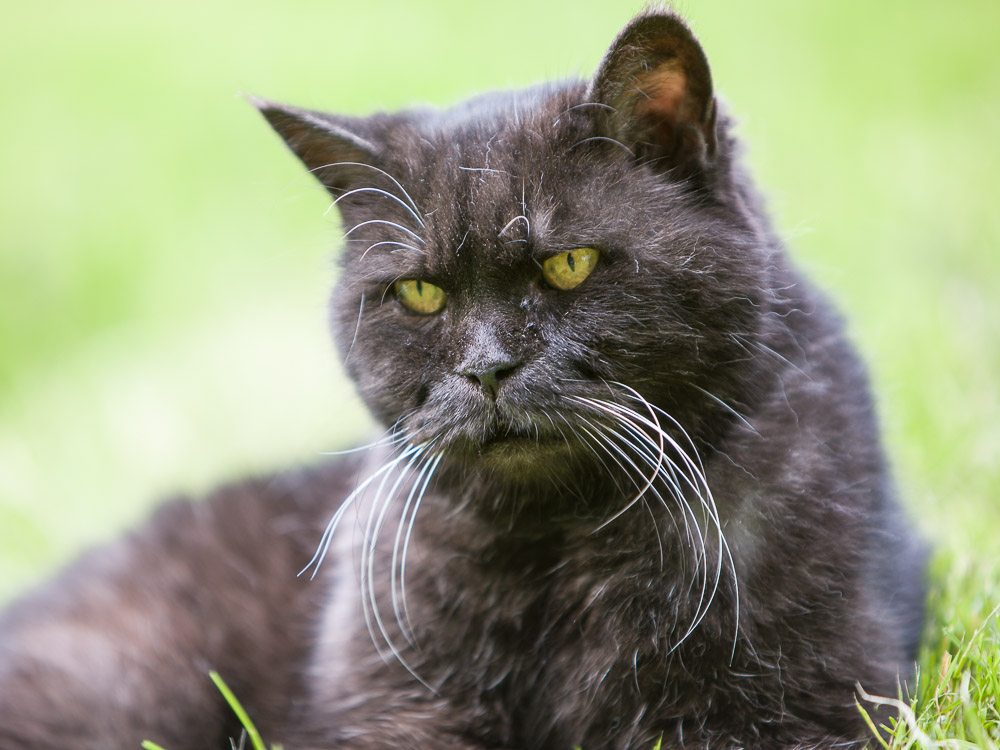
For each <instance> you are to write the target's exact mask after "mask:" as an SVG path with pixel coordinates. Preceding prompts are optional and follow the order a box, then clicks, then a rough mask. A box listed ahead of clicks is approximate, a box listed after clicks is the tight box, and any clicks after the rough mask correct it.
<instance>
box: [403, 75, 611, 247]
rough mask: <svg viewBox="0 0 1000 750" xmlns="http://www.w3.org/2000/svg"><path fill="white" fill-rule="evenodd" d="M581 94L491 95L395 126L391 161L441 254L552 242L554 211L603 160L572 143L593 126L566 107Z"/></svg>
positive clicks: (582, 187)
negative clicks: (596, 160)
mask: <svg viewBox="0 0 1000 750" xmlns="http://www.w3.org/2000/svg"><path fill="white" fill-rule="evenodd" d="M582 97H583V89H582V87H581V86H576V87H570V86H567V87H563V88H552V87H547V88H544V89H543V88H539V89H534V90H529V91H527V92H517V93H512V94H501V95H491V96H488V97H482V98H480V99H477V100H473V101H471V102H468V103H466V104H463V105H461V106H459V107H457V108H455V109H453V110H448V111H444V112H440V113H428V114H422V115H421V116H420V117H418V118H415V119H414V120H413V121H412V122H411V124H410V125H409V127H407V128H406V129H404V131H403V132H401V133H399V134H398V136H397V138H398V142H397V144H396V148H395V149H394V159H395V160H396V161H397V162H398V164H397V169H398V170H399V171H400V172H405V173H406V174H407V175H408V184H407V190H408V191H409V192H410V193H411V195H412V197H413V200H414V202H415V203H416V204H417V208H418V210H419V211H420V212H421V213H422V221H423V224H424V227H423V230H422V231H423V232H425V233H427V234H429V235H431V239H432V240H433V242H432V243H430V244H431V245H432V247H433V248H435V249H436V250H437V254H439V255H440V254H447V255H448V256H449V257H447V258H441V260H451V258H450V256H451V255H452V254H455V253H456V252H457V253H458V254H459V255H460V254H461V252H463V251H464V253H465V258H466V259H467V261H470V262H471V261H473V260H475V259H477V258H481V257H482V256H484V255H485V254H488V255H489V260H490V262H491V263H498V262H500V263H502V262H504V261H509V262H511V263H513V262H517V261H519V260H521V259H523V258H524V257H525V256H526V254H530V253H531V252H532V251H533V250H537V249H538V247H539V246H540V245H541V246H547V245H550V244H552V243H556V244H558V242H559V237H558V236H557V234H555V233H554V230H555V228H556V225H557V224H558V222H556V221H554V219H556V218H557V217H558V214H559V213H560V212H565V211H567V210H571V209H572V208H573V207H574V206H577V205H578V204H579V203H580V202H581V201H585V199H586V195H587V194H588V193H590V192H593V185H592V183H593V182H594V181H595V180H600V179H603V178H606V176H607V174H608V168H609V165H608V164H602V165H601V167H602V169H601V170H598V169H596V168H595V166H596V165H594V164H593V160H592V159H590V160H588V158H587V154H586V152H585V151H584V150H582V149H579V148H577V147H578V146H579V145H581V144H583V143H585V142H586V140H587V138H588V137H589V136H590V135H592V124H591V123H590V120H589V118H586V117H580V116H574V112H575V111H576V110H577V108H579V106H580V105H581V104H582V102H583V98H582ZM612 171H613V170H612Z"/></svg>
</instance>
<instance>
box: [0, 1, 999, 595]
mask: <svg viewBox="0 0 1000 750" xmlns="http://www.w3.org/2000/svg"><path fill="white" fill-rule="evenodd" d="M639 7H640V4H639V3H638V2H608V1H607V0H605V1H604V2H592V1H584V0H574V1H573V2H567V1H565V0H559V1H558V2H551V1H549V2H545V3H540V2H537V0H536V1H535V2H527V1H525V0H509V1H508V2H506V3H502V4H490V5H487V4H472V3H457V2H436V3H435V2H419V3H418V2H414V3H403V2H398V3H396V2H385V1H384V0H381V1H380V0H366V1H365V2H355V3H345V2H338V1H336V0H326V1H325V2H318V1H317V0H287V1H286V2H282V3H277V2H275V3H268V4H265V3H254V2H249V3H248V2H235V0H198V2H194V1H193V0H175V1H174V2H170V3H146V2H134V1H133V2H125V1H124V0H95V1H94V2H90V3H79V2H69V1H68V0H51V1H49V2H38V3H18V4H16V5H15V6H11V7H10V8H7V10H6V11H5V13H4V16H5V17H4V21H3V27H2V29H0V91H2V99H0V102H2V108H3V113H4V114H3V117H0V169H2V171H0V599H2V598H6V597H8V596H10V595H11V594H13V593H14V592H15V591H16V590H18V589H20V588H22V587H24V586H26V585H28V584H29V583H30V582H32V581H34V580H37V579H39V578H40V577H42V576H44V575H46V574H47V573H48V572H49V571H51V569H52V568H53V567H54V566H56V565H58V564H59V563H61V562H63V561H65V560H67V559H69V557H70V556H72V555H73V554H74V553H75V552H76V551H78V550H79V549H80V548H81V547H83V546H85V545H87V544H88V543H92V542H94V541H95V540H99V539H104V538H108V537H110V536H112V535H114V534H115V533H116V532H118V531H119V530H120V529H121V528H122V527H123V526H125V525H127V524H129V523H131V522H134V521H135V520H136V519H138V518H139V517H141V516H143V515H144V514H146V513H147V512H148V509H149V507H150V505H151V504H152V503H153V502H155V501H156V500H157V499H158V498H162V497H164V496H165V495H169V494H170V493H173V492H177V491H200V490H203V489H205V488H207V487H209V486H211V485H212V484H213V483H216V482H218V481H220V480H224V479H226V478H231V477H236V476H239V475H242V474H245V473H247V472H259V471H264V470H269V469H273V468H278V467H283V466H290V465H294V464H296V463H301V462H308V461H311V460H315V458H316V456H317V454H318V453H320V452H322V451H326V450H332V449H336V448H340V447H345V446H347V445H349V444H350V443H352V442H355V441H357V440H359V439H361V438H362V437H364V436H365V435H368V434H370V433H371V431H372V429H373V427H372V425H371V424H370V422H368V420H367V417H366V416H364V411H363V409H362V408H361V407H360V406H359V404H358V401H357V398H356V397H355V395H354V393H353V390H352V388H351V386H350V384H349V383H346V382H345V380H344V378H343V376H342V374H341V372H340V370H339V369H338V366H337V364H336V358H335V356H334V354H333V352H332V347H331V346H330V344H329V343H328V338H327V335H326V330H325V327H326V324H325V316H326V313H325V304H326V302H325V294H326V289H327V287H328V286H329V284H330V281H331V278H332V275H333V271H332V266H331V263H330V257H331V253H332V251H333V250H334V248H335V246H336V242H337V237H338V225H337V219H336V217H335V216H333V215H332V214H331V215H329V216H324V212H325V210H326V208H327V205H328V201H327V199H326V197H325V195H324V193H323V192H322V191H321V190H320V189H319V188H318V187H317V186H316V185H314V184H313V183H312V182H311V180H310V178H308V177H307V176H306V175H304V173H303V172H302V170H301V169H300V167H299V165H298V164H297V163H296V162H295V161H294V160H293V158H292V157H291V156H290V155H289V154H287V153H286V152H285V151H284V149H283V147H282V146H281V144H280V143H279V141H278V140H277V139H276V137H275V136H273V135H272V134H271V133H270V132H269V130H268V129H267V127H266V126H265V125H264V123H263V121H262V120H261V119H260V118H259V117H258V116H257V115H256V114H255V112H254V111H253V110H252V108H251V107H250V106H249V105H247V104H246V103H245V101H244V100H243V99H242V98H241V96H240V92H249V93H254V94H260V95H263V96H267V97H271V98H275V99H279V100H282V101H288V102H291V103H295V104H300V105H304V106H311V107H316V108H326V109H331V110H337V111H340V112H348V113H366V112H370V111H372V110H374V109H378V108H386V109H392V108H396V107H399V106H403V105H406V104H410V103H424V102H430V103H433V104H441V105H446V104H449V103H452V102H455V101H457V100H459V99H461V98H462V97H465V96H467V95H470V94H473V93H476V92H480V91H483V90H486V89H493V88H499V87H516V86H522V85H526V84H530V83H534V82H537V81H540V80H545V79H548V78H551V77H559V76H564V75H573V74H579V75H589V74H590V73H591V72H592V71H593V69H594V67H595V66H596V64H597V62H598V60H599V59H600V56H601V54H602V53H603V51H604V49H605V48H606V47H607V45H608V44H609V43H610V41H611V39H612V38H613V36H614V34H615V33H616V32H617V30H618V29H619V28H620V27H621V26H622V25H623V24H624V23H625V21H626V20H627V19H628V18H629V17H630V16H631V15H632V14H633V13H634V12H635V11H636V10H638V9H639ZM678 7H679V9H680V10H681V11H682V12H684V13H685V14H686V15H687V16H688V18H689V19H690V20H691V23H692V25H693V27H694V29H695V31H696V33H697V34H699V36H700V37H701V39H702V42H703V43H704V45H705V47H706V49H707V51H708V54H709V58H710V60H711V62H712V65H713V72H714V76H715V80H716V84H717V87H718V89H719V90H720V92H722V93H723V95H724V96H725V97H726V98H727V99H728V100H729V102H730V104H731V108H732V109H733V110H734V111H735V113H736V114H737V115H738V116H740V118H741V120H742V130H743V132H744V134H745V137H746V141H747V143H748V144H749V153H748V158H749V160H750V162H751V164H752V166H753V168H754V169H755V171H756V173H757V175H758V177H759V179H760V182H761V184H762V186H763V188H764V190H765V191H766V192H767V193H768V194H769V196H770V198H771V206H772V208H773V210H774V213H775V215H776V218H777V222H778V225H779V227H780V229H781V231H782V233H783V234H784V235H785V236H787V237H788V239H789V243H790V245H791V246H792V247H793V252H794V254H795V256H796V257H797V258H798V260H799V261H800V262H801V263H802V264H803V265H805V266H806V267H807V268H808V269H809V270H810V272H811V274H812V276H813V277H814V278H815V279H816V280H817V281H819V282H820V283H821V284H822V285H823V286H825V287H826V288H828V289H830V290H831V291H832V292H833V293H834V294H835V296H836V297H837V298H838V301H839V302H840V305H841V307H842V309H843V310H844V311H845V313H846V315H847V317H848V319H849V321H850V324H851V329H852V332H853V335H854V338H855V340H856V341H857V342H858V343H859V345H860V346H861V348H862V349H863V350H864V352H865V354H866V356H867V358H868V360H869V361H870V362H871V365H872V369H873V375H874V379H875V383H876V388H877V392H878V395H879V400H880V405H881V413H882V417H883V421H884V423H885V426H886V430H887V434H888V437H889V442H890V450H891V453H892V455H893V458H894V460H895V463H896V466H897V472H898V475H899V478H900V480H901V485H902V487H903V489H904V492H905V495H906V500H907V503H908V506H909V508H910V509H911V510H912V513H913V515H914V517H916V518H917V519H918V521H919V523H920V525H921V527H922V528H923V530H924V533H925V535H926V536H927V537H928V538H929V539H931V540H932V541H933V542H934V543H935V544H936V545H937V546H938V548H939V549H941V550H943V551H944V552H945V553H946V554H948V555H952V556H953V559H959V558H964V559H967V560H969V561H971V564H972V565H973V566H974V567H975V566H979V565H982V566H984V567H983V570H986V569H990V570H995V568H994V567H993V566H992V561H994V560H995V559H996V557H997V553H996V550H997V548H998V544H1000V543H998V541H997V539H998V538H1000V469H998V456H1000V387H998V385H1000V382H998V381H1000V217H998V214H1000V211H998V208H1000V186H998V182H1000V148H998V145H997V144H998V139H1000V52H998V48H997V39H998V34H1000V3H997V2H996V0H982V1H980V2H976V1H975V0H964V1H963V2H955V3H950V4H941V3H937V2H929V1H928V2H919V1H907V0H882V1H880V2H877V3H876V2H868V1H863V0H817V1H810V2H797V1H796V0H785V1H783V2H777V1H776V0H773V1H772V0H758V1H755V2H752V3H748V2H743V1H742V0H729V1H726V2H723V1H721V0H703V1H696V0H689V1H688V2H684V3H679V4H678Z"/></svg>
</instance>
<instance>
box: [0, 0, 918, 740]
mask: <svg viewBox="0 0 1000 750" xmlns="http://www.w3.org/2000/svg"><path fill="white" fill-rule="evenodd" d="M258 106H259V108H260V109H261V111H262V112H263V114H264V116H265V117H266V118H267V119H268V121H269V122H270V123H271V125H273V126H274V128H275V129H276V130H277V131H278V133H280V134H281V136H282V137H283V138H284V139H285V141H286V142H287V143H288V145H289V146H290V147H291V149H292V150H293V151H294V152H295V153H296V154H297V155H298V156H299V157H300V158H301V159H302V161H303V162H304V163H305V165H306V166H307V167H308V168H309V170H310V171H311V172H312V173H313V174H314V175H315V176H316V177H318V178H319V180H320V181H321V182H322V183H323V185H324V186H326V188H327V189H328V190H329V191H330V192H331V193H332V194H333V195H334V196H335V197H336V202H337V204H338V205H339V207H340V210H341V211H342V215H343V218H344V220H345V222H346V228H347V232H346V235H347V242H346V247H345V248H344V251H343V255H342V265H343V273H342V275H341V281H340V283H339V285H338V287H337V289H336V290H335V292H334V302H333V318H334V328H335V331H336V335H337V340H338V343H339V345H340V350H341V352H342V353H343V355H344V357H345V360H346V362H347V367H348V369H349V371H350V373H351V375H352V376H353V378H354V379H355V381H356V382H357V384H358V388H359V389H360V391H361V394H362V395H363V397H364V399H365V401H366V402H367V403H368V405H369V406H370V408H371V410H372V411H373V412H374V414H375V415H376V416H377V417H378V418H379V419H380V420H382V421H383V422H384V423H385V424H386V425H387V426H388V427H389V430H388V432H387V436H386V437H385V438H384V439H383V440H381V441H379V442H378V443H377V444H375V445H374V446H372V447H371V448H369V449H368V450H367V451H362V452H360V453H359V454H357V455H356V456H355V457H351V458H342V459H339V460H336V461H333V462H331V463H329V464H327V465H324V466H321V467H317V468H315V469H314V470H312V471H308V472H303V473H299V474H292V475H285V476H279V477H275V478H270V479H263V480H259V481H255V482H247V483H243V484H238V485H235V486H231V487H228V488H224V489H222V490H220V491H219V492H217V493H216V494H214V495H213V496H212V497H210V498H208V499H207V501H203V502H199V503H189V502H186V501H179V502H175V503H172V504H170V505H167V506H165V507H164V508H163V509H162V510H161V511H159V513H157V514H156V515H155V516H154V518H153V519H152V520H151V521H150V522H149V523H148V524H146V525H145V526H144V527H142V528H140V529H139V530H137V531H136V532H134V533H133V534H131V535H130V536H129V537H127V538H125V539H122V540H121V541H119V542H118V543H116V544H114V545H111V546H109V547H107V548H104V549H100V550H97V551H95V552H92V553H90V554H89V555H87V556H85V557H84V558H83V559H82V560H80V561H79V562H77V563H76V564H75V565H73V566H72V567H70V568H69V569H68V570H66V571H65V572H64V573H63V574H62V575H61V576H60V577H59V578H57V579H56V580H55V581H54V582H52V583H50V584H49V585H48V586H46V587H43V588H42V589H40V590H38V591H35V592H33V593H30V594H28V595H27V596H26V597H24V598H23V599H22V600H20V601H19V602H17V603H15V604H14V605H13V606H12V607H11V608H10V609H9V610H8V611H7V612H6V613H5V614H4V616H3V618H2V620H0V747H2V748H3V749H4V750H8V749H13V748H32V749H37V748H53V749H55V748H59V749H60V750H66V749H68V748H74V749H77V748H85V749H90V748H93V749H94V750H96V749H97V748H100V749H101V750H107V749H109V748H123V749H124V748H136V747H137V746H138V743H139V742H140V741H141V740H142V739H146V738H148V739H151V740H154V741H156V742H158V743H160V744H162V745H164V746H165V747H167V748H168V749H169V750H183V749H184V748H221V747H226V746H228V744H227V743H228V740H227V739H226V738H227V737H229V736H235V735H237V734H238V731H239V730H238V727H237V726H236V725H235V722H234V720H233V718H232V717H231V712H230V711H229V709H228V708H227V707H226V706H225V704H224V702H223V699H222V697H221V696H220V695H218V693H217V691H216V690H215V688H214V687H213V685H212V684H211V682H210V681H209V679H208V677H207V676H206V675H207V672H208V670H209V669H213V668H214V669H216V670H218V671H219V672H220V673H221V674H222V676H223V678H224V679H226V680H227V682H228V683H229V684H230V686H231V687H232V688H233V690H234V691H235V693H236V694H237V695H238V696H239V697H240V698H241V699H242V701H243V703H244V704H245V705H246V706H247V707H248V709H249V711H250V713H251V715H252V716H253V717H254V719H255V720H256V722H257V724H258V726H260V728H261V730H262V732H263V733H264V735H265V737H268V738H269V739H272V740H274V741H280V742H283V743H285V746H286V747H287V748H289V750H290V749H291V748H306V747H312V748H356V749H360V748H435V749H438V750H441V749H450V748H454V749H456V750H457V749H458V748H466V749H471V748H480V749H485V748H511V749H513V748H533V749H534V748H538V749H541V748H552V749H557V748H558V749H559V750H569V749H570V748H572V747H574V746H582V747H583V748H585V750H598V749H599V748H652V746H653V745H654V743H656V741H657V740H658V738H661V737H662V743H663V746H664V747H693V748H702V747H710V748H730V747H732V748H736V747H743V748H749V747H754V748H779V747H782V748H784V747H787V748H791V747H797V748H807V747H808V748H814V747H822V748H832V747H852V746H857V747H860V746H862V745H863V744H864V742H865V738H866V736H867V730H866V728H865V725H864V723H863V721H862V719H861V716H860V714H859V712H858V710H857V707H856V704H855V701H856V694H857V693H856V689H857V686H858V685H859V684H860V685H861V686H862V687H863V688H864V689H865V690H867V691H868V692H871V693H878V694H883V695H896V694H897V692H898V690H899V684H900V681H901V680H905V679H906V678H907V677H908V676H909V675H910V674H911V671H912V666H913V660H914V656H915V650H916V640H917V636H918V632H919V630H920V626H921V619H922V600H923V584H922V577H923V553H922V550H921V546H920V544H919V543H917V542H916V541H915V540H914V536H913V533H912V532H911V530H910V529H909V527H908V526H907V525H906V524H905V523H904V521H903V520H902V518H901V516H900V511H899V509H898V506H897V504H896V500H895V496H894V491H893V487H892V481H891V479H890V477H889V472H888V469H887V467H886V463H885V459H884V456H883V453H882V449H881V447H880V445H879V439H878V435H877V429H876V424H875V418H874V416H873V410H872V405H871V401H870V397H869V394H868V385H867V381H866V377H865V373H864V369H863V367H862V365H861V364H860V362H859V361H858V359H857V357H856V355H855V353H854V351H853V349H852V348H851V347H850V345H849V344H848V343H847V342H846V341H845V338H844V335H843V332H842V325H841V323H840V321H839V320H838V318H837V316H836V314H835V313H834V312H833V311H832V310H831V309H830V307H829V305H828V303H827V302H826V300H825V299H824V298H823V297H822V296H821V295H819V294H818V293H817V292H816V291H815V290H814V289H812V288H811V287H810V286H809V285H808V284H807V283H806V282H805V281H803V279H802V278H801V277H800V275H799V274H798V272H797V271H796V270H795V268H794V267H793V266H792V264H791V263H790V262H789V261H788V259H787V258H786V256H785V253H784V251H783V250H782V248H781V245H780V242H779V241H778V239H777V238H776V237H775V235H774V233H773V232H772V230H771V228H770V226H769V223H768V220H767V217H766V215H765V214H764V212H763V210H762V208H761V205H760V201H759V199H758V197H757V195H756V194H755V192H754V191H753V189H752V187H751V184H750V182H749V180H748V179H747V178H746V176H745V175H744V174H743V172H742V170H741V168H740V166H739V164H738V159H737V157H738V153H737V152H738V149H737V146H736V143H735V142H734V137H733V134H732V129H733V128H732V125H731V122H730V119H729V117H728V116H727V114H726V113H725V111H724V110H723V108H722V107H721V105H720V104H719V103H718V101H717V100H716V99H715V97H714V93H713V88H712V82H711V78H710V74H709V68H708V63H707V61H706V59H705V55H704V53H703V52H702V49H701V47H700V46H699V45H698V43H697V41H696V40H695V38H694V37H693V35H692V34H691V32H690V31H689V30H688V28H687V27H686V26H685V25H684V24H683V23H682V22H681V21H680V20H679V19H678V18H677V17H676V16H675V15H673V14H671V13H669V12H667V11H662V10H652V11H649V12H647V13H645V14H643V15H640V16H639V17H637V18H636V19H635V20H634V21H632V22H631V23H630V24H629V25H628V27H627V28H626V29H625V30H624V31H623V32H622V33H621V35H620V36H619V37H618V38H617V39H616V40H615V42H614V43H613V44H612V46H611V49H610V50H609V52H608V54H607V56H606V57H605V58H604V61H603V62H602V63H601V66H600V69H599V70H598V72H597V74H596V76H595V78H594V80H593V81H591V82H589V83H579V82H564V83H555V84H551V85H547V86H541V87H537V88H533V89H529V90H527V91H522V92H517V93H502V94H490V95H488V96H484V97H481V98H479V99H475V100H472V101H470V102H468V103H466V104H463V105H461V106H459V107H456V108H454V109H451V110H446V111H441V112H438V111H429V110H420V111H411V112H403V113H399V114H379V115H375V116H372V117H369V118H364V119H355V118H348V117H338V116H333V115H327V114H321V113H316V112H308V111H303V110H298V109H293V108H290V107H284V106H280V105H276V104H271V103H268V102H259V103H258ZM338 508H339V510H338ZM331 517H332V520H331ZM324 527H325V528H326V532H325V533H324V532H323V529H324ZM317 544H318V545H319V550H318V552H316V554H315V555H313V551H314V550H315V549H316V547H317ZM310 558H311V559H310ZM303 566H306V567H308V568H309V570H310V572H311V573H312V574H314V576H313V577H311V576H309V575H305V576H301V577H299V578H296V573H297V572H298V571H299V570H300V569H302V568H303Z"/></svg>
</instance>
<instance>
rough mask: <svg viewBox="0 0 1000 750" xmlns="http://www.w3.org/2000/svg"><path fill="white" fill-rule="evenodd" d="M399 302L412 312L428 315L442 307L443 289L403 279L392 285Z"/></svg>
mask: <svg viewBox="0 0 1000 750" xmlns="http://www.w3.org/2000/svg"><path fill="white" fill-rule="evenodd" d="M393 288H394V289H395V290H396V296H397V297H399V301H400V302H402V303H403V304H404V305H406V306H407V307H408V308H410V309H411V310H413V312H417V313H420V314H421V315H430V314H432V313H436V312H438V311H439V310H440V309H441V308H442V307H444V302H445V299H446V297H445V294H444V289H442V288H441V287H439V286H434V285H433V284H430V283H428V282H426V281H421V280H420V279H403V280H402V281H397V282H396V283H395V284H393Z"/></svg>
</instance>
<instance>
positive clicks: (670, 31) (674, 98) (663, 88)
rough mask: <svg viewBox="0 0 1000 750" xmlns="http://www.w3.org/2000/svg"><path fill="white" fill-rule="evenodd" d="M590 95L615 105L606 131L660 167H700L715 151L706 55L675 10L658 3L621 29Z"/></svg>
mask: <svg viewBox="0 0 1000 750" xmlns="http://www.w3.org/2000/svg"><path fill="white" fill-rule="evenodd" d="M590 101H593V102H598V103H600V104H605V105H607V106H608V107H610V109H609V110H608V114H605V115H603V116H602V119H603V123H602V127H603V129H604V131H605V134H606V135H607V136H608V137H610V138H614V139H615V140H618V141H620V142H621V143H623V144H624V145H626V146H628V147H629V148H630V149H631V150H632V152H633V153H634V154H636V156H637V157H639V158H641V159H644V160H648V161H650V162H652V163H654V164H657V165H658V166H660V167H661V168H671V169H677V170H680V171H681V172H690V171H698V170H702V169H705V168H706V167H707V166H709V164H710V163H711V162H712V160H713V159H714V157H715V153H716V147H717V138H716V105H715V98H714V96H713V92H712V75H711V72H710V71H709V67H708V59H707V58H706V57H705V52H704V51H703V50H702V48H701V45H700V44H698V40H697V39H695V36H694V34H693V33H692V32H691V30H690V29H689V28H688V27H687V25H686V24H685V23H684V22H683V21H682V20H681V19H680V18H679V17H678V16H677V15H675V14H674V13H671V12H669V11H666V10H663V9H653V10H651V11H647V12H646V13H643V14H641V15H639V16H637V17H636V18H634V19H633V20H632V21H631V23H629V25H628V26H626V27H625V29H624V30H622V32H621V33H620V34H619V35H618V37H617V38H616V39H615V41H614V42H613V43H612V44H611V47H610V48H609V49H608V52H607V54H606V55H605V56H604V60H602V61H601V65H600V67H599V68H598V70H597V74H596V75H595V76H594V81H593V83H592V84H591V89H590Z"/></svg>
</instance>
